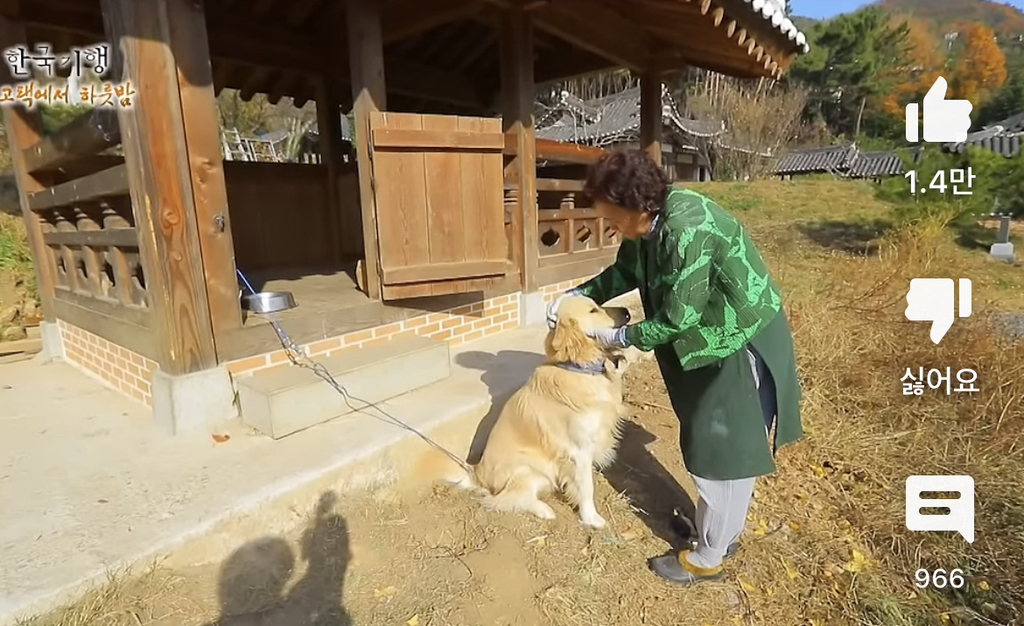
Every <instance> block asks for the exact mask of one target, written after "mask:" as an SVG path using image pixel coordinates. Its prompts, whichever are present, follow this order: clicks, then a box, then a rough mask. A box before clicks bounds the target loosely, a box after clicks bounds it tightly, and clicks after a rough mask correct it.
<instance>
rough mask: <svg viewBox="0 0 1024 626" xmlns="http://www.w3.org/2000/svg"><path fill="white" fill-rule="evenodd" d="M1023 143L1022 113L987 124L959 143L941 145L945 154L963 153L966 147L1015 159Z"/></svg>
mask: <svg viewBox="0 0 1024 626" xmlns="http://www.w3.org/2000/svg"><path fill="white" fill-rule="evenodd" d="M1022 143H1024V112H1021V113H1017V114H1016V115H1012V116H1010V117H1008V118H1006V119H1005V120H1002V121H999V122H996V123H995V124H989V125H988V126H986V127H985V128H984V129H982V130H979V131H977V132H974V133H970V134H969V135H967V139H966V140H965V141H961V142H960V143H947V144H943V146H942V148H943V150H945V151H946V152H956V153H963V152H965V151H966V150H967V148H968V147H972V148H981V149H982V150H988V151H989V152H995V153H996V154H999V155H1002V156H1004V157H1015V156H1017V155H1018V154H1020V153H1021V144H1022Z"/></svg>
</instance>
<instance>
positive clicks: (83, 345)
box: [57, 320, 157, 406]
mask: <svg viewBox="0 0 1024 626" xmlns="http://www.w3.org/2000/svg"><path fill="white" fill-rule="evenodd" d="M57 324H58V327H59V328H60V335H61V339H62V341H63V342H64V353H65V354H66V355H67V360H68V362H70V363H71V364H73V365H75V366H77V367H78V368H79V369H82V370H84V371H85V372H86V373H87V374H90V375H92V376H94V377H96V378H98V379H100V380H101V381H102V382H103V383H105V384H106V385H108V386H109V387H112V388H113V389H115V390H117V391H120V392H121V393H123V394H124V395H126V396H128V397H130V398H134V399H135V400H138V401H139V402H142V403H143V404H147V405H149V406H152V404H153V399H152V396H151V395H150V389H149V382H150V380H152V377H153V370H155V369H156V367H157V365H156V363H155V362H154V361H151V360H150V359H147V358H146V357H144V356H141V355H139V354H136V353H135V352H132V351H131V350H126V349H125V348H122V347H121V346H118V345H116V344H113V343H110V342H109V341H107V340H106V339H104V338H102V337H100V336H98V335H94V334H92V333H90V332H88V331H86V330H82V329H81V328H79V327H77V326H72V325H71V324H68V323H67V322H65V321H63V320H57Z"/></svg>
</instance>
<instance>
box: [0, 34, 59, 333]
mask: <svg viewBox="0 0 1024 626" xmlns="http://www.w3.org/2000/svg"><path fill="white" fill-rule="evenodd" d="M26 43H27V38H26V36H25V27H24V24H20V23H15V22H12V21H11V20H9V19H7V18H6V17H3V16H0V44H2V48H0V49H7V48H11V47H13V46H18V45H25V44H26ZM15 82H19V79H17V78H14V77H13V76H11V68H10V67H9V66H8V65H7V63H4V64H3V70H2V71H0V84H3V85H10V84H13V83H15ZM0 108H2V109H3V118H4V126H5V128H6V130H7V147H8V151H9V152H10V154H11V169H12V170H13V171H14V180H15V182H16V183H17V185H18V201H19V203H20V204H21V214H22V217H23V218H24V220H25V230H26V231H27V233H28V243H29V248H30V250H31V252H32V259H33V261H34V263H33V265H34V266H35V270H36V284H37V287H38V288H39V303H40V305H42V309H43V319H44V320H46V321H47V322H52V321H54V320H55V319H56V318H55V315H54V310H53V296H54V281H55V276H54V274H55V272H56V269H57V268H56V263H55V260H54V255H53V251H52V250H51V249H50V248H49V247H48V246H47V245H46V244H45V243H43V228H42V227H43V224H42V220H40V219H39V216H38V215H37V214H36V213H35V212H34V211H32V210H31V209H29V206H28V194H30V193H35V192H37V191H40V190H42V189H43V185H42V184H40V183H39V181H37V180H36V179H35V177H34V176H32V175H31V174H29V173H28V171H27V170H26V168H25V148H28V147H31V146H33V145H35V144H36V143H38V142H39V139H40V137H41V134H42V133H41V129H42V120H41V119H40V115H39V109H38V108H37V109H33V110H31V111H29V110H27V109H25V108H24V107H22V106H19V105H12V106H4V107H0Z"/></svg>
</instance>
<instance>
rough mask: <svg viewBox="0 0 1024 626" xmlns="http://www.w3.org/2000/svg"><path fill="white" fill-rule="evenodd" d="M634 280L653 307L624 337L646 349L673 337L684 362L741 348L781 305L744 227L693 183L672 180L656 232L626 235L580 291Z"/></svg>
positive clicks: (620, 289) (613, 289)
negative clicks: (615, 253) (683, 185)
mask: <svg viewBox="0 0 1024 626" xmlns="http://www.w3.org/2000/svg"><path fill="white" fill-rule="evenodd" d="M636 288H639V289H640V295H641V297H642V298H643V299H644V309H645V310H646V311H647V312H648V315H647V319H645V320H644V321H642V322H639V323H636V324H633V325H632V326H629V327H628V330H627V331H626V339H627V340H628V341H629V343H630V344H631V345H634V346H636V347H637V348H639V349H641V350H647V351H649V350H653V349H654V348H656V347H657V346H660V345H664V344H667V343H671V344H672V346H673V348H674V349H675V352H676V355H677V356H678V358H679V361H680V363H681V364H682V366H683V369H685V370H692V369H696V368H699V367H702V366H705V365H708V364H710V363H714V362H716V361H719V360H721V359H723V358H725V357H727V356H729V355H731V354H733V353H735V352H736V351H738V350H740V349H741V348H743V347H744V346H745V345H746V344H747V343H748V342H749V341H750V340H751V339H752V338H753V337H754V336H755V335H757V334H758V332H760V331H761V330H762V329H764V327H765V326H767V325H768V323H769V322H770V321H772V319H773V318H774V317H775V315H776V314H777V313H778V312H779V311H780V310H781V308H782V298H781V296H780V295H779V290H778V288H777V287H776V285H775V283H774V282H773V281H772V278H771V276H770V275H769V274H768V269H767V267H766V266H765V263H764V260H763V259H762V258H761V255H760V253H758V251H757V249H756V248H755V247H754V244H753V242H752V241H751V240H750V237H749V235H748V234H747V232H746V229H744V228H743V226H742V225H741V224H740V223H739V221H737V220H736V218H734V217H733V216H731V215H730V214H729V213H727V212H726V211H725V210H724V209H723V208H722V207H720V206H718V205H717V204H715V203H714V202H713V201H711V200H710V199H708V198H706V197H704V196H703V195H701V194H699V193H697V192H695V191H690V190H688V189H679V188H673V189H672V190H671V191H670V192H669V195H668V198H667V200H666V203H665V210H664V212H663V214H662V216H661V218H660V219H659V221H658V224H657V226H656V228H655V230H654V232H652V233H651V234H650V235H648V236H646V237H644V238H641V239H625V240H623V242H622V244H621V246H620V247H619V251H618V256H617V258H616V260H615V263H614V265H612V266H610V267H608V268H607V269H605V270H604V271H603V272H601V273H600V274H598V275H597V276H595V277H594V278H592V279H591V280H589V281H587V282H585V283H584V284H582V285H581V286H580V287H579V288H578V291H579V292H580V293H582V294H583V295H585V296H587V297H590V298H593V299H594V300H595V301H597V302H599V303H604V302H607V301H608V300H610V299H612V298H614V297H616V296H620V295H622V294H624V293H628V292H629V291H632V290H633V289H636ZM652 311H653V312H654V314H653V315H651V312H652Z"/></svg>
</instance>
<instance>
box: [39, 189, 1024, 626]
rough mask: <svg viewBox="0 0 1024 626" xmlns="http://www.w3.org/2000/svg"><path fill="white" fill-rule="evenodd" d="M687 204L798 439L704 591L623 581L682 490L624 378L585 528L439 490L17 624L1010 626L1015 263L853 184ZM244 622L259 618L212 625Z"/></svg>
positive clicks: (649, 414) (1021, 299)
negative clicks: (916, 512)
mask: <svg viewBox="0 0 1024 626" xmlns="http://www.w3.org/2000/svg"><path fill="white" fill-rule="evenodd" d="M703 190H704V191H706V192H707V193H709V194H710V195H712V196H713V197H715V198H716V199H719V200H720V201H721V202H722V203H723V204H724V205H725V206H727V207H732V208H734V209H735V210H736V211H737V212H738V213H739V214H740V216H741V218H742V219H743V220H744V221H745V222H746V223H747V224H748V225H749V227H750V229H751V230H752V232H753V234H754V236H755V239H756V241H757V242H758V244H759V247H760V248H761V249H762V250H763V251H764V253H765V255H766V257H767V258H768V260H769V263H770V265H771V267H772V268H773V272H774V274H775V275H776V277H777V278H778V279H779V282H780V283H781V284H782V287H783V289H784V292H785V297H786V300H787V307H788V309H789V312H790V316H791V319H792V322H793V326H794V334H795V338H796V342H797V350H798V358H799V366H800V369H801V376H802V379H803V382H804V387H805V400H804V405H803V410H804V419H805V424H806V427H807V431H808V434H807V437H806V438H805V440H804V441H802V442H800V443H798V444H796V445H794V446H792V447H790V448H787V449H785V450H784V451H783V452H782V453H781V454H780V464H779V472H778V473H777V474H776V475H774V476H771V477H767V478H765V479H763V480H762V481H761V482H760V484H759V487H758V490H757V493H756V495H755V502H754V505H753V507H752V510H751V515H750V519H749V523H748V532H747V534H746V535H745V538H744V546H743V549H742V550H741V552H740V554H739V555H738V556H737V557H735V559H734V560H732V561H731V562H730V563H729V576H728V578H727V580H726V581H725V582H723V583H719V584H711V585H706V586H699V587H697V588H694V589H688V590H683V591H680V590H678V589H675V588H672V587H670V586H667V585H665V584H663V583H661V582H660V581H659V580H657V579H656V578H655V577H653V576H652V575H650V574H649V573H648V572H646V571H645V567H644V560H645V559H646V558H649V557H650V556H654V555H656V554H659V553H661V552H662V551H663V550H664V549H665V548H666V541H665V540H666V539H667V538H668V535H667V534H666V531H665V528H664V520H665V513H666V511H667V510H670V509H671V507H672V506H673V505H675V504H676V503H677V502H679V500H680V498H684V497H685V496H684V495H683V494H682V493H681V492H680V491H679V488H678V487H677V486H676V485H677V484H682V485H684V486H687V489H688V491H690V493H692V489H689V487H688V481H687V479H686V476H685V472H684V471H683V470H682V467H681V464H680V463H679V458H678V449H677V446H678V444H677V443H676V441H677V436H678V425H677V424H676V422H675V418H674V417H673V416H672V414H671V412H670V411H668V410H667V408H666V407H667V404H668V402H667V400H666V398H665V395H664V394H665V391H664V388H663V386H662V384H661V382H660V378H659V377H658V375H657V372H656V370H655V369H654V366H653V364H651V363H644V364H641V365H639V366H637V369H636V370H634V371H633V372H632V373H631V374H630V379H629V381H628V385H627V399H628V400H629V401H630V403H631V405H632V406H633V408H634V411H633V416H632V424H631V426H630V427H629V428H628V429H627V434H626V437H625V439H624V442H623V451H622V455H621V457H620V462H619V463H618V464H617V465H616V466H615V467H613V468H612V469H611V470H610V471H608V472H606V475H605V477H604V478H603V479H602V480H601V481H600V482H599V485H598V497H599V500H600V501H599V503H598V507H599V509H600V510H601V512H602V514H603V515H604V516H605V517H606V519H607V520H608V522H609V526H608V528H607V529H605V530H604V531H601V532H589V531H586V530H584V529H582V528H581V527H579V525H578V524H577V522H576V520H575V519H574V515H573V514H572V513H571V512H570V511H568V510H567V509H566V508H565V507H556V509H557V510H558V512H559V518H558V519H557V520H556V521H554V522H551V523H545V522H540V521H538V520H534V519H532V518H526V517H516V516H500V515H493V514H489V513H486V512H484V511H482V510H481V509H480V507H478V506H476V505H475V504H473V503H472V502H470V501H469V500H468V499H467V497H466V496H465V495H464V494H461V493H450V492H447V491H445V490H440V489H438V490H435V491H434V492H429V491H428V492H424V491H423V490H419V491H412V492H403V493H397V494H392V493H385V494H367V495H362V496H359V497H346V498H344V499H343V501H342V502H340V503H338V505H337V506H336V507H335V510H336V512H335V513H334V514H332V515H325V514H324V513H322V512H321V514H319V515H316V516H314V517H313V518H311V520H310V522H309V524H308V525H307V529H306V530H305V532H303V531H302V529H296V532H295V533H294V534H293V535H291V536H288V537H284V538H279V539H274V538H270V539H268V540H265V541H264V542H263V543H262V544H260V545H262V546H264V547H262V548H259V546H255V547H254V546H253V545H251V544H250V545H248V546H244V547H243V548H241V549H240V550H239V551H238V552H236V554H235V555H233V557H232V559H229V561H228V562H226V563H224V564H222V565H208V566H200V567H197V568H194V569H192V570H187V571H181V570H179V571H168V570H164V569H159V568H157V569H155V570H153V571H151V572H148V573H147V574H145V575H144V576H142V577H141V578H130V577H129V578H119V579H118V580H116V581H114V582H113V583H112V584H111V585H109V586H108V587H107V588H105V589H101V590H98V591H96V592H94V593H93V594H91V595H90V596H89V597H87V598H86V599H85V600H84V601H83V602H81V603H79V604H77V605H76V606H74V607H71V608H69V609H66V610H64V611H63V612H58V613H56V614H54V615H51V616H49V617H47V618H43V619H42V620H39V621H34V622H32V626H79V625H84V624H96V625H99V626H129V625H131V626H140V625H143V624H144V625H147V626H150V625H156V626H162V625H164V624H167V625H168V626H169V625H171V624H174V625H175V626H200V625H203V624H214V623H217V624H229V623H230V624H233V625H234V624H289V625H295V626H306V625H312V624H324V623H326V624H348V623H354V624H382V625H383V624H419V625H422V626H427V625H432V626H437V625H442V624H488V625H492V624H493V625H500V624H531V625H533V624H550V625H552V626H582V625H588V626H590V625H604V624H609V625H610V624H617V625H622V626H634V625H636V626H639V625H641V624H644V625H649V624H656V625H668V624H672V625H686V626H703V625H705V624H708V625H715V626H718V625H720V624H721V625H729V624H738V625H743V624H758V625H760V624H778V625H782V626H790V625H793V626H797V625H799V626H818V625H821V626H824V625H829V626H831V625H841V626H847V625H849V626H855V625H856V626H860V625H866V624H870V625H874V626H910V625H915V626H916V625H923V624H951V623H972V622H973V623H979V624H1022V623H1024V621H1021V620H1022V618H1021V617H1018V616H1019V615H1021V614H1024V562H1022V559H1021V555H1022V554H1024V501H1022V495H1021V486H1022V485H1024V462H1022V455H1024V452H1022V447H1024V446H1022V442H1021V438H1022V436H1024V435H1022V433H1024V405H1022V394H1024V369H1022V368H1024V346H1022V345H1021V343H1016V344H1015V343H1011V342H1009V341H1007V340H1003V339H1000V338H999V334H998V333H997V331H995V330H994V329H993V327H992V326H991V320H990V319H989V314H991V313H993V312H995V311H999V310H1003V311H1020V310H1022V305H1024V290H1022V287H1024V279H1022V277H1021V270H1020V268H1019V267H1017V268H1015V267H1012V266H1009V265H1006V264H1000V263H995V262H992V261H990V260H989V259H988V258H987V257H986V255H984V254H982V253H979V252H977V251H966V250H963V249H961V248H959V247H958V246H957V245H956V244H955V243H953V241H952V237H951V235H950V233H949V232H948V230H947V229H945V228H943V227H942V226H943V224H942V218H936V219H935V220H932V221H928V222H924V223H919V224H915V225H908V226H905V227H903V228H901V229H898V230H896V231H890V232H881V230H882V228H881V226H883V225H881V224H879V223H878V220H879V219H880V218H885V217H886V215H887V214H888V207H886V206H884V205H881V204H878V203H877V202H875V201H874V200H872V196H871V195H870V193H869V191H870V190H869V187H868V186H867V185H863V186H861V185H857V184H849V183H838V184H837V183H832V182H827V181H826V182H812V183H757V184H753V185H744V184H733V185H706V186H703ZM924 275H932V276H942V277H953V278H956V277H961V276H966V277H970V278H972V279H973V281H974V289H975V293H974V310H975V314H974V316H973V317H971V318H969V319H960V320H957V321H956V323H955V324H954V326H953V328H952V330H951V331H950V333H949V334H948V335H947V336H946V338H945V339H944V340H943V341H942V343H941V344H940V345H939V346H933V345H932V344H931V343H930V341H929V340H928V338H927V332H928V331H927V325H926V324H920V323H910V322H907V321H905V319H904V317H903V311H904V308H905V300H904V296H905V292H906V288H907V285H908V281H909V279H910V278H912V277H917V276H924ZM917 366H924V367H926V368H927V367H932V366H934V367H938V366H943V367H944V366H949V367H951V368H953V369H954V371H955V370H956V369H959V368H964V367H972V368H974V369H976V370H977V371H978V372H979V382H980V388H981V392H980V393H978V394H975V395H957V394H954V395H953V396H950V397H947V396H946V395H944V394H940V393H939V392H936V391H932V392H926V393H925V395H923V396H920V397H915V396H909V397H906V396H903V395H902V389H901V384H900V382H899V379H900V378H901V377H902V376H903V372H904V371H905V369H906V368H907V367H917ZM929 473H943V474H959V473H966V474H970V475H972V476H974V478H975V480H976V484H977V515H976V521H977V540H976V542H975V543H974V544H973V545H968V544H966V543H965V542H964V541H963V540H962V539H961V538H960V537H959V536H956V535H952V534H946V533H932V534H915V533H910V532H908V531H907V530H906V528H905V527H904V511H903V507H904V496H903V483H904V480H905V479H906V477H907V476H909V475H913V474H929ZM311 537H312V538H313V539H311ZM317 537H319V539H316V538H317ZM267 545H271V546H277V548H276V549H275V550H271V549H269V548H267V547H266V546H267ZM282 545H283V546H285V547H284V548H282ZM256 548H259V550H256ZM254 550H255V552H256V553H257V556H255V557H254V556H252V554H253V553H254ZM260 554H262V555H264V556H262V557H258V555H260ZM245 555H249V557H247V558H241V556H245ZM289 555H291V556H289ZM317 555H320V556H319V558H318V557H317ZM257 557H258V558H257ZM271 557H272V558H271ZM325 559H326V560H327V561H325ZM239 563H242V564H244V565H243V566H242V567H241V568H239V565H238V564H239ZM920 567H925V568H928V569H934V568H944V569H946V570H947V571H948V570H951V569H953V568H961V569H963V570H964V571H965V572H966V577H967V580H968V586H967V588H965V589H963V590H961V591H960V592H958V593H955V594H954V593H951V592H949V590H946V591H945V592H935V591H929V592H923V591H922V590H918V589H915V587H914V572H915V570H917V569H918V568H920ZM232 572H236V573H234V574H232ZM237 572H242V574H238V573H237ZM274 572H277V574H276V575H274ZM286 580H287V581H288V582H287V584H286V582H285V581H286ZM296 589H298V590H299V591H296ZM302 590H305V591H302ZM238 598H242V600H241V601H239V600H238ZM257 607H262V608H266V610H268V611H269V613H266V614H264V615H263V617H261V618H258V619H257V618H256V617H252V616H250V617H248V618H245V617H235V618H231V617H230V615H232V614H235V613H244V612H245V611H250V610H253V609H254V608H257ZM324 607H326V608H324ZM341 607H343V609H342V608H341ZM233 620H234V621H233ZM260 620H263V621H260Z"/></svg>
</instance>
